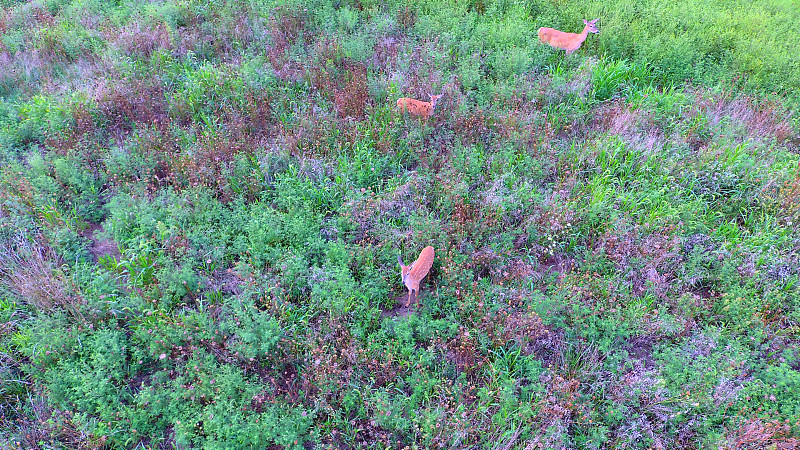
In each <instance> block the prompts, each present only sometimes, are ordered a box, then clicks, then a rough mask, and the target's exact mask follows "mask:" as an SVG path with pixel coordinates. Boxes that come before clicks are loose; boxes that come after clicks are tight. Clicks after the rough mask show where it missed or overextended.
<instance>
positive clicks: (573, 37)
mask: <svg viewBox="0 0 800 450" xmlns="http://www.w3.org/2000/svg"><path fill="white" fill-rule="evenodd" d="M598 20H600V19H594V20H588V21H587V20H586V19H583V23H584V24H585V25H586V26H585V27H583V31H582V32H581V34H575V33H565V32H563V31H558V30H555V29H553V28H547V27H542V28H539V40H540V41H542V42H543V43H545V44H550V45H551V46H553V47H555V48H560V49H561V50H566V51H567V54H568V55H569V54H571V53H572V52H574V51H575V50H577V49H578V48H580V46H581V44H583V41H585V40H586V36H588V34H589V33H590V32H591V33H599V32H600V30H598V29H597V25H596V22H597V21H598Z"/></svg>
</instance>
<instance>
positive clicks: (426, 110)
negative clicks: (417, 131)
mask: <svg viewBox="0 0 800 450" xmlns="http://www.w3.org/2000/svg"><path fill="white" fill-rule="evenodd" d="M442 95H444V94H439V95H433V94H430V93H429V94H428V96H429V97H430V98H431V101H430V102H423V101H421V100H414V99H413V98H408V97H401V98H398V99H397V107H398V108H400V113H403V112H406V111H408V113H409V114H411V115H412V116H421V117H430V116H431V114H433V108H436V100H438V99H440V98H441V97H442Z"/></svg>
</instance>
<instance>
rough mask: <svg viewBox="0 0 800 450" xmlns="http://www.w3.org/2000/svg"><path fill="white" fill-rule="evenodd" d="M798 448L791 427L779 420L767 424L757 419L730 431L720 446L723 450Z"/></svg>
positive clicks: (798, 444) (797, 441) (799, 440)
mask: <svg viewBox="0 0 800 450" xmlns="http://www.w3.org/2000/svg"><path fill="white" fill-rule="evenodd" d="M798 447H800V439H798V438H797V437H796V436H795V435H794V433H793V431H792V426H791V424H790V423H788V419H787V420H786V421H785V422H782V421H780V420H771V421H768V422H765V421H763V420H762V419H759V418H757V417H756V418H751V419H748V420H747V421H746V422H745V423H744V424H742V426H740V427H738V428H736V429H734V430H730V431H729V433H728V437H727V439H726V442H725V443H724V444H723V445H721V446H720V448H721V449H725V450H729V449H730V450H734V449H738V450H742V449H762V448H769V449H774V450H789V449H795V448H798Z"/></svg>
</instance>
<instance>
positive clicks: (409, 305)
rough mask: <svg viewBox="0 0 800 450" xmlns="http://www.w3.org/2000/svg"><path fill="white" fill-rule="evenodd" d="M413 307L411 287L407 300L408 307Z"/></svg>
mask: <svg viewBox="0 0 800 450" xmlns="http://www.w3.org/2000/svg"><path fill="white" fill-rule="evenodd" d="M410 307H411V288H408V299H407V300H406V308H410Z"/></svg>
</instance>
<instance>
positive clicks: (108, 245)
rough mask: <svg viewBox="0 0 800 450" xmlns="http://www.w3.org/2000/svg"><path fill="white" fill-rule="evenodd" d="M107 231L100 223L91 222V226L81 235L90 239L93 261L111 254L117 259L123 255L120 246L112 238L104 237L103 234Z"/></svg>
mask: <svg viewBox="0 0 800 450" xmlns="http://www.w3.org/2000/svg"><path fill="white" fill-rule="evenodd" d="M103 233H105V230H104V229H103V226H102V225H100V224H98V223H92V224H89V227H88V228H87V229H85V230H83V232H81V236H82V237H85V238H87V239H89V241H91V244H90V245H89V253H90V254H91V255H92V261H94V262H97V260H98V259H100V257H101V256H105V255H111V256H113V257H115V258H117V259H119V257H120V256H121V255H120V253H119V246H118V245H117V243H116V242H114V241H113V240H111V239H104V238H102V237H101V236H102V235H103Z"/></svg>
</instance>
